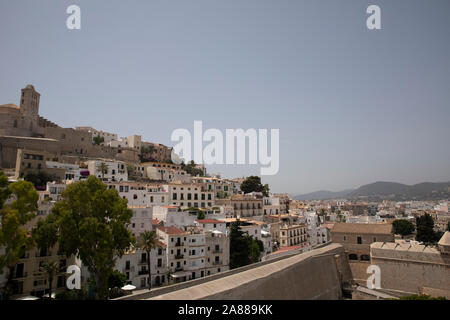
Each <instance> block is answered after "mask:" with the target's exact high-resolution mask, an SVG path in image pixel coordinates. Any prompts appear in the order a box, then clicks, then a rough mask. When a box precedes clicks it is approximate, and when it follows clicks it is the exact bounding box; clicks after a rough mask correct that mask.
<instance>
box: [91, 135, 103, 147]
mask: <svg viewBox="0 0 450 320" xmlns="http://www.w3.org/2000/svg"><path fill="white" fill-rule="evenodd" d="M93 140H94V144H96V145H98V146H99V145H101V144H102V143H103V142H105V138H103V137H100V136H96V137H94V139H93Z"/></svg>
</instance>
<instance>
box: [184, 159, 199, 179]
mask: <svg viewBox="0 0 450 320" xmlns="http://www.w3.org/2000/svg"><path fill="white" fill-rule="evenodd" d="M181 169H183V170H184V171H186V172H187V173H189V174H190V175H191V176H194V177H195V176H200V177H203V176H204V172H203V170H202V169H200V168H197V167H196V164H195V162H194V160H191V161H190V162H189V163H188V164H185V163H184V162H182V163H181Z"/></svg>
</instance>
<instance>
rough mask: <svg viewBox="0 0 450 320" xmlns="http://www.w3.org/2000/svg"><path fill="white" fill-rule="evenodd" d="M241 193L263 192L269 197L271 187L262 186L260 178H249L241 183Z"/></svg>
mask: <svg viewBox="0 0 450 320" xmlns="http://www.w3.org/2000/svg"><path fill="white" fill-rule="evenodd" d="M241 191H242V192H244V193H250V192H262V193H263V194H264V196H268V193H269V185H268V184H265V185H264V186H263V185H262V184H261V178H260V177H258V176H250V177H247V178H246V179H245V180H244V181H243V182H242V183H241Z"/></svg>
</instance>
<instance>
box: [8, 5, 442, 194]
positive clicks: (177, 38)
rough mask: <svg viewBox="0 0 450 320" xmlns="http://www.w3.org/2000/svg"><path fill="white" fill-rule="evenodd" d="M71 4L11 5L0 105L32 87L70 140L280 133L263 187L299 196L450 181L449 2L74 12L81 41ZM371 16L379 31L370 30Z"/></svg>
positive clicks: (255, 168) (252, 169) (225, 169)
mask: <svg viewBox="0 0 450 320" xmlns="http://www.w3.org/2000/svg"><path fill="white" fill-rule="evenodd" d="M71 4H73V1H68V0H63V1H58V2H55V1H50V0H43V1H39V2H36V1H31V0H18V1H3V2H1V3H0V18H1V19H0V43H1V46H2V50H1V51H0V71H1V76H0V104H6V103H15V104H19V97H20V89H21V88H23V87H25V86H26V85H27V84H33V85H34V86H35V88H36V90H37V91H38V92H40V93H41V103H40V114H41V115H42V116H43V117H45V118H47V119H49V120H51V121H53V122H55V123H57V124H59V125H61V126H63V127H76V126H92V127H94V128H96V129H99V130H103V131H108V132H114V133H117V134H118V135H119V136H128V135H132V134H138V135H142V137H143V139H144V140H145V141H152V142H159V143H163V144H165V145H169V146H173V145H174V143H173V142H171V141H170V135H171V133H172V131H173V130H174V129H177V128H186V129H188V130H190V131H191V132H192V130H193V122H194V120H202V121H203V125H204V130H206V129H208V128H217V129H220V130H222V132H225V129H226V128H230V129H235V128H243V129H249V128H256V129H259V128H261V129H272V128H276V129H280V170H279V172H278V174H277V175H274V176H263V177H262V180H263V183H269V185H270V188H271V190H272V191H274V192H288V193H290V194H291V195H299V194H306V193H309V192H314V191H318V190H329V191H342V190H346V189H356V188H358V187H360V186H361V185H365V184H369V183H373V182H376V181H392V182H399V183H404V184H408V185H412V184H417V183H421V182H446V181H450V161H449V160H450V148H448V138H449V137H450V126H449V120H450V107H449V101H450V59H449V55H448V53H449V52H450V37H449V36H448V34H449V31H450V19H448V14H449V12H450V2H449V1H447V0H435V1H433V3H432V5H430V3H429V2H427V1H420V0H398V1H387V0H375V1H367V0H348V1H331V0H316V1H311V0H308V1H306V0H303V1H294V0H284V1H282V2H280V1H275V0H264V1H258V0H247V1H238V0H229V1H214V2H211V1H207V0H192V1H189V2H186V1H181V0H173V1H170V2H167V1H162V0H149V1H138V0H136V1H132V2H125V1H119V0H111V1H106V0H97V1H94V2H93V1H87V0H79V1H77V3H76V4H77V5H79V6H80V7H81V12H82V25H81V30H79V31H73V30H72V31H71V30H68V29H67V28H66V26H65V21H66V18H67V17H68V15H67V14H66V8H67V7H68V6H69V5H71ZM370 4H376V5H379V6H380V8H381V17H382V30H374V31H373V30H368V29H367V28H366V18H367V14H366V13H365V12H366V8H367V7H368V6H369V5H370ZM318 17H320V18H318ZM205 144H206V143H205ZM205 144H204V145H205ZM259 168H260V166H259V165H252V166H248V165H234V166H229V165H228V166H225V165H223V166H221V165H217V166H208V171H209V172H210V173H215V172H218V173H221V174H222V176H224V177H242V176H248V175H259Z"/></svg>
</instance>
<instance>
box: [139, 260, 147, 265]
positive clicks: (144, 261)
mask: <svg viewBox="0 0 450 320" xmlns="http://www.w3.org/2000/svg"><path fill="white" fill-rule="evenodd" d="M139 264H148V260H147V259H141V260H139Z"/></svg>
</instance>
